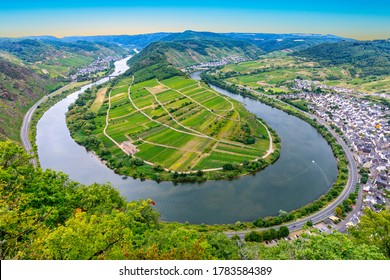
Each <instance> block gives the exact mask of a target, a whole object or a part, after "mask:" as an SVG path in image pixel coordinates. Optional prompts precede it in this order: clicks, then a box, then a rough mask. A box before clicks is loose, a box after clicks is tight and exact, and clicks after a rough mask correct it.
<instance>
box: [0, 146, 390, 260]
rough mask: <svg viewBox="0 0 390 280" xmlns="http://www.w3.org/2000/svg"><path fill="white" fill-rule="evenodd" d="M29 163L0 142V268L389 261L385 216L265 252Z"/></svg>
mask: <svg viewBox="0 0 390 280" xmlns="http://www.w3.org/2000/svg"><path fill="white" fill-rule="evenodd" d="M29 158H30V157H29V156H28V155H27V154H26V152H25V151H24V150H23V148H22V147H20V146H18V145H17V144H15V143H13V142H11V141H7V142H0V196H1V199H0V209H1V211H0V259H2V260H7V259H38V260H43V259H52V260H53V259H55V260H69V259H70V260H95V259H100V260H102V259H106V260H108V259H114V260H122V259H139V260H148V259H151V260H160V259H163V260H165V259H173V260H179V259H191V260H194V259H222V260H227V259H300V260H304V259H309V260H310V259H313V260H314V259H329V260H330V259H389V257H390V246H389V244H390V235H389V229H390V213H389V212H388V211H382V212H381V213H379V214H377V213H373V212H371V211H370V210H368V211H366V212H365V215H363V216H362V217H361V224H360V227H359V228H357V229H354V230H351V234H350V235H342V234H339V233H333V234H330V235H325V234H323V233H320V232H319V231H315V232H313V233H312V234H311V235H305V234H303V235H301V238H299V239H297V240H294V241H284V240H281V241H279V242H278V244H277V245H275V246H272V247H268V246H265V245H264V244H259V243H257V242H261V241H262V240H263V238H266V237H265V234H266V232H263V233H260V232H259V231H256V232H252V233H250V234H248V235H247V236H246V242H244V241H242V240H237V238H233V239H229V238H228V237H227V236H226V235H225V234H224V233H222V232H220V231H216V230H215V229H213V228H212V227H209V226H206V225H189V224H178V223H166V222H162V221H160V219H159V214H158V212H157V211H156V210H155V209H154V206H153V205H154V204H155V202H153V201H151V200H139V201H131V202H126V201H125V199H124V198H123V197H121V196H120V194H119V192H118V191H117V190H115V189H114V188H113V187H112V186H110V185H108V184H105V185H99V184H93V185H91V186H84V185H81V184H79V183H76V182H72V181H70V180H69V179H68V177H67V175H65V174H63V173H57V172H55V171H52V170H45V171H43V170H41V169H40V168H36V169H35V168H34V167H33V166H32V165H31V163H30V162H29ZM156 203H159V202H158V201H157V202H156ZM236 225H237V224H236ZM236 225H231V226H232V227H233V229H234V227H235V226H236ZM238 229H240V228H238ZM278 232H279V231H278ZM271 233H272V234H273V235H275V233H277V231H276V230H269V231H267V234H271ZM275 238H276V237H275Z"/></svg>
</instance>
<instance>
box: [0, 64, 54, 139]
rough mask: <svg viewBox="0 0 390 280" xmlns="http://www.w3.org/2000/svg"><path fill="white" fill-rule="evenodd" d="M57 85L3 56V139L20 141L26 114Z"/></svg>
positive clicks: (0, 88)
mask: <svg viewBox="0 0 390 280" xmlns="http://www.w3.org/2000/svg"><path fill="white" fill-rule="evenodd" d="M57 86H58V83H57V82H56V81H55V80H53V79H50V78H48V77H45V76H43V75H39V74H37V73H36V72H35V71H34V70H32V69H30V68H27V67H24V66H21V65H17V64H15V63H12V62H10V61H7V60H5V59H3V58H1V57H0V115H1V118H0V139H5V138H10V139H19V128H20V126H21V124H22V120H23V116H24V113H25V112H26V111H27V108H28V107H29V106H31V105H32V104H33V103H34V102H35V101H36V100H38V99H39V98H41V97H42V96H43V95H44V94H45V93H48V92H50V91H52V90H54V89H55V88H56V87H57Z"/></svg>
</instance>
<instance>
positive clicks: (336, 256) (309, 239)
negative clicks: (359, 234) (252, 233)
mask: <svg viewBox="0 0 390 280" xmlns="http://www.w3.org/2000/svg"><path fill="white" fill-rule="evenodd" d="M303 237H304V238H299V239H296V240H294V241H289V242H287V241H284V240H282V241H279V242H278V244H277V245H276V246H271V247H267V246H256V247H254V246H253V245H251V244H250V243H246V244H245V247H244V248H243V251H244V252H245V256H246V257H247V259H263V260H383V259H385V256H384V255H383V254H382V253H381V252H380V251H379V249H378V248H377V247H376V246H371V245H367V244H364V243H355V242H353V241H352V240H351V239H350V238H349V237H348V235H346V234H340V233H332V234H329V235H324V234H318V235H312V236H309V235H304V236H303ZM240 253H241V252H240ZM241 254H242V253H241Z"/></svg>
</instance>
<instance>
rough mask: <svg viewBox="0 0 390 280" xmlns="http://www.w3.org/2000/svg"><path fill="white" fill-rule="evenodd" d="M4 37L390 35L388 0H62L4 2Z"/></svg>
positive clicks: (0, 19)
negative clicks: (196, 33)
mask: <svg viewBox="0 0 390 280" xmlns="http://www.w3.org/2000/svg"><path fill="white" fill-rule="evenodd" d="M0 26H1V27H0V37H13V38H15V37H25V36H45V35H49V36H55V37H60V38H62V37H66V36H96V35H122V34H123V35H136V34H146V33H156V32H181V31H184V30H207V31H210V32H217V33H228V32H240V33H310V34H333V35H336V36H341V37H346V38H353V39H359V40H372V39H388V38H390V28H388V27H389V26H390V3H389V1H388V0H372V1H370V2H369V3H367V1H363V0H354V1H352V0H346V1H338V0H328V1H326V3H322V2H319V3H316V2H312V1H309V0H301V1H299V2H297V1H294V2H292V1H287V0H279V1H277V3H271V2H269V1H261V0H256V1H254V0H249V1H229V0H225V1H221V0H217V1H205V0H198V1H193V0H187V1H185V2H184V1H164V2H160V1H156V0H149V1H148V2H147V3H129V2H128V1H125V0H117V1H101V0H95V1H92V0H84V1H76V0H67V1H64V0H57V1H55V2H54V1H34V2H31V1H25V0H21V1H17V2H5V3H0Z"/></svg>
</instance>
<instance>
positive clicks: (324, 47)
mask: <svg viewBox="0 0 390 280" xmlns="http://www.w3.org/2000/svg"><path fill="white" fill-rule="evenodd" d="M294 55H295V56H298V57H301V58H305V59H307V60H309V61H317V62H320V63H321V64H323V65H325V66H331V65H335V66H339V65H342V66H351V67H355V68H356V69H355V71H354V72H357V73H358V74H360V76H368V75H389V74H390V41H389V40H377V41H357V42H338V43H326V44H321V45H318V46H314V47H311V48H308V49H305V50H301V51H298V52H295V53H294Z"/></svg>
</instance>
